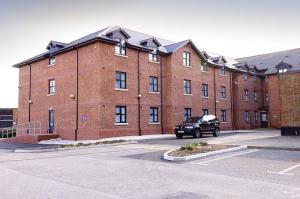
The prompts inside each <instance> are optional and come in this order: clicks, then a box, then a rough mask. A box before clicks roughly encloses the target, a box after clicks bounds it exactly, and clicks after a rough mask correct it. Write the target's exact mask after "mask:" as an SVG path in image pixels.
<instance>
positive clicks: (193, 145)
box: [180, 143, 199, 151]
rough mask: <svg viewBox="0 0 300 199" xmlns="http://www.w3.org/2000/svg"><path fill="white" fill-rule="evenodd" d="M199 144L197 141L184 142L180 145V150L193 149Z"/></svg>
mask: <svg viewBox="0 0 300 199" xmlns="http://www.w3.org/2000/svg"><path fill="white" fill-rule="evenodd" d="M198 146H199V144H198V143H192V144H186V145H183V146H181V147H180V151H184V150H188V151H192V150H195V149H196V148H197V147H198Z"/></svg>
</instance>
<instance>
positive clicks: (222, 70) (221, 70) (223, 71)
mask: <svg viewBox="0 0 300 199" xmlns="http://www.w3.org/2000/svg"><path fill="white" fill-rule="evenodd" d="M220 75H225V66H222V67H221V69H220Z"/></svg>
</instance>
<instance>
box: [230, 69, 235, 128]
mask: <svg viewBox="0 0 300 199" xmlns="http://www.w3.org/2000/svg"><path fill="white" fill-rule="evenodd" d="M232 78H233V77H232V72H230V106H231V107H230V108H231V125H232V130H235V127H234V122H233V89H232V83H233V79H232Z"/></svg>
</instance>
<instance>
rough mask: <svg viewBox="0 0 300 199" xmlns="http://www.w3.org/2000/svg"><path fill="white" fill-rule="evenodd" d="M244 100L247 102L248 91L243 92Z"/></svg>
mask: <svg viewBox="0 0 300 199" xmlns="http://www.w3.org/2000/svg"><path fill="white" fill-rule="evenodd" d="M244 100H245V101H249V91H248V90H244Z"/></svg>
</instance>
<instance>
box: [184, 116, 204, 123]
mask: <svg viewBox="0 0 300 199" xmlns="http://www.w3.org/2000/svg"><path fill="white" fill-rule="evenodd" d="M201 118H202V117H191V118H189V119H187V120H185V121H184V122H183V123H196V122H198V121H199V120H200V119H201Z"/></svg>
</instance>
